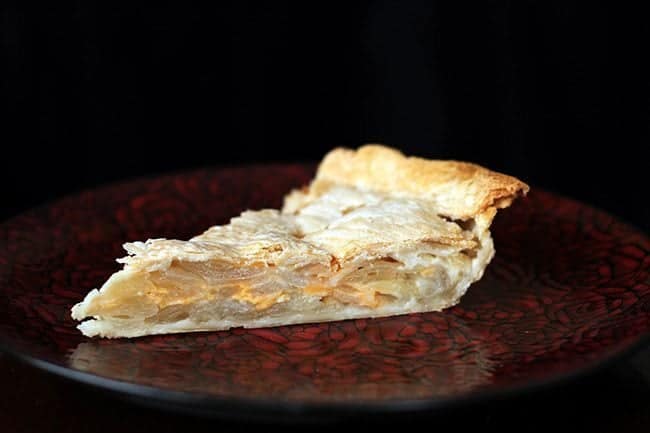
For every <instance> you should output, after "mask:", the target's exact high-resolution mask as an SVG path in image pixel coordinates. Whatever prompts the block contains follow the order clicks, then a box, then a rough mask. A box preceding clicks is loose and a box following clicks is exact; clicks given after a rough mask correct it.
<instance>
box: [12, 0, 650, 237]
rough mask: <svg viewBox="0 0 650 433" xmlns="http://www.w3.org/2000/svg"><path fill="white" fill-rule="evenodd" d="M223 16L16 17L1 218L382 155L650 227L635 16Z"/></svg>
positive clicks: (488, 11)
mask: <svg viewBox="0 0 650 433" xmlns="http://www.w3.org/2000/svg"><path fill="white" fill-rule="evenodd" d="M212 3H217V4H213V5H212V6H208V7H206V6H196V5H193V4H192V3H191V2H186V1H173V2H149V3H147V2H128V3H127V4H126V5H119V4H115V3H114V2H101V3H100V2H73V3H70V4H68V3H65V4H62V3H59V2H49V3H44V4H43V5H39V6H36V5H34V4H33V3H31V2H13V1H11V0H10V1H9V2H8V3H6V4H5V6H4V10H3V12H4V14H3V24H2V29H3V39H2V46H3V52H4V55H3V58H4V66H3V67H2V76H3V87H2V91H3V93H4V96H3V97H2V102H3V104H5V106H6V108H7V112H8V115H6V116H4V120H5V122H3V123H5V125H4V126H3V127H2V128H1V130H2V141H1V143H2V148H3V154H4V155H3V158H2V161H3V163H2V170H1V174H0V182H1V185H2V188H3V191H4V193H3V199H4V200H3V206H2V213H1V214H0V217H6V216H9V215H11V214H13V213H15V212H18V211H20V210H22V209H24V208H26V207H28V206H32V205H34V204H37V203H40V202H43V201H44V200H48V199H52V198H55V197H58V196H60V195H61V194H65V193H69V192H74V191H76V190H78V189H81V188H86V187H92V186H94V185H97V184H101V183H106V182H110V181H113V180H116V179H122V178H125V177H133V176H141V175H147V174H150V173H159V172H165V171H169V170H179V169H186V168H190V167H195V166H210V165H221V164H233V163H244V162H249V161H269V160H278V161H295V160H318V159H320V157H321V156H322V155H323V154H324V153H325V152H326V151H327V150H329V149H330V148H332V147H334V146H339V145H344V146H350V147H356V146H358V145H360V144H362V143H364V142H384V143H386V144H389V145H392V146H395V147H398V148H400V149H402V150H403V151H404V152H406V153H410V154H418V155H421V156H426V157H434V158H455V159H465V160H471V161H476V162H479V163H482V164H484V165H487V166H489V167H490V168H493V169H497V170H503V171H506V172H508V173H510V174H514V175H517V176H520V177H521V178H522V179H524V180H526V181H527V182H529V183H530V184H531V185H533V186H538V187H544V188H547V189H551V190H554V191H557V192H560V193H563V194H565V195H569V196H572V197H575V198H578V199H580V200H582V201H586V202H589V203H592V204H595V205H597V206H599V207H602V208H605V209H606V210H608V211H610V212H612V213H614V214H616V215H619V216H621V217H623V218H625V219H626V220H628V221H631V222H633V223H634V224H636V225H637V226H641V227H643V228H645V229H648V228H649V227H650V225H648V221H650V207H649V205H648V204H647V200H646V197H647V193H646V187H647V185H648V181H647V169H646V165H647V158H648V156H649V152H648V143H649V142H650V141H649V139H650V122H649V120H650V78H648V77H650V67H649V66H648V64H647V62H646V60H647V59H646V57H647V47H648V42H649V41H650V27H649V26H648V25H647V19H646V15H645V14H643V13H642V12H641V11H640V10H633V9H630V8H627V7H622V6H620V5H615V4H614V3H604V2H603V3H600V2H588V3H587V2H586V3H584V4H581V3H578V2H565V1H551V2H548V1H545V2H541V1H538V2H535V1H527V2H514V1H512V2H509V1H504V2H476V4H474V5H471V7H470V5H468V4H466V3H464V2H439V4H436V2H430V1H411V2H388V1H367V0H366V1H359V2H347V4H346V5H345V6H341V5H335V4H332V3H330V2H318V1H317V2H286V1H274V2H266V3H262V2H259V3H257V2H250V1H236V2H212Z"/></svg>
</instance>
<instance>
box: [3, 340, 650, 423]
mask: <svg viewBox="0 0 650 433" xmlns="http://www.w3.org/2000/svg"><path fill="white" fill-rule="evenodd" d="M644 349H650V333H646V334H641V335H639V336H638V338H636V339H635V340H633V341H631V342H629V343H627V344H626V345H625V346H624V347H619V348H617V349H616V350H615V351H613V352H612V353H610V354H608V355H607V356H604V357H601V358H598V359H596V360H594V361H591V362H589V363H587V364H585V365H583V366H581V367H577V368H575V369H572V370H570V371H566V372H563V373H559V374H553V375H551V376H548V377H546V378H544V379H533V380H529V381H525V382H523V383H519V384H514V385H508V386H501V387H499V388H494V389H490V388H488V389H481V390H478V391H471V390H470V391H465V392H463V393H460V394H457V395H455V396H446V397H440V398H421V399H403V398H402V399H386V400H357V401H351V400H346V401H325V402H322V401H321V402H316V401H309V400H305V401H297V400H283V399H268V398H244V397H228V396H217V395H212V394H203V393H198V392H191V391H174V390H170V389H165V388H159V387H155V386H150V385H142V384H137V383H133V382H128V381H123V380H118V379H112V378H108V377H104V376H100V375H97V374H94V373H89V372H85V371H81V370H77V369H74V368H71V367H65V366H62V365H59V364H56V363H54V362H51V361H48V360H44V359H39V358H36V357H33V356H31V355H29V354H25V353H23V352H21V351H18V350H14V349H13V348H12V347H11V345H9V344H7V339H6V338H4V336H3V335H2V333H1V332H0V353H2V354H4V355H7V356H8V358H10V359H13V360H15V361H18V362H20V363H22V364H23V365H27V366H30V367H33V368H36V369H38V370H40V371H43V372H46V373H48V374H51V375H53V376H56V377H59V378H63V379H65V380H67V381H71V382H73V383H76V384H80V385H83V386H86V387H89V388H91V389H99V390H102V391H107V392H108V393H110V394H112V395H115V396H116V397H121V398H123V399H128V400H131V401H135V402H137V403H139V404H142V405H145V406H148V407H153V408H162V409H170V410H173V411H176V412H179V413H185V414H193V415H201V416H207V417H222V418H230V419H242V418H244V417H245V418H247V419H251V418H252V419H256V420H267V421H268V420H277V418H278V417H283V418H284V417H291V418H286V419H287V420H289V421H292V420H295V418H294V417H296V416H298V417H300V419H309V418H315V419H321V417H323V416H327V417H328V418H331V417H336V418H352V417H363V416H368V415H373V416H375V415H390V414H408V413H423V412H435V411H440V410H445V409H451V408H455V407H459V406H466V405H472V404H477V403H481V402H485V401H488V400H503V399H507V398H512V397H515V396H518V395H523V394H531V393H534V392H541V391H543V390H545V389H549V388H553V387H556V386H559V385H563V384H568V383H570V382H573V381H575V380H578V379H581V378H585V377H588V376H590V375H592V374H595V373H596V372H598V371H600V370H602V369H605V368H607V367H609V366H611V365H613V364H615V363H618V362H621V361H623V360H625V359H627V358H630V357H632V356H634V355H635V354H637V353H639V352H641V351H643V350H644ZM231 411H233V412H231ZM243 412H246V414H245V415H244V414H243Z"/></svg>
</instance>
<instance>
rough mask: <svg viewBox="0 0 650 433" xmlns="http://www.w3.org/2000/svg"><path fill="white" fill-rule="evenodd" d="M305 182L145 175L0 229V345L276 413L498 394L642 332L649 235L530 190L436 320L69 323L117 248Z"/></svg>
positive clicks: (259, 172)
mask: <svg viewBox="0 0 650 433" xmlns="http://www.w3.org/2000/svg"><path fill="white" fill-rule="evenodd" d="M311 175H312V169H311V168H310V167H307V166H301V165H278V166H257V167H248V168H234V169H224V170H200V171H194V172H190V173H185V174H180V175H174V176H165V177H159V178H155V179H143V180H137V181H133V182H129V183H124V184H119V185H114V186H109V187H105V188H102V189H98V190H93V191H88V192H85V193H82V194H79V195H76V196H72V197H69V198H66V199H64V200H61V201H59V202H57V203H54V204H52V205H49V206H46V207H41V208H39V209H35V210H33V211H30V212H28V213H27V214H24V215H22V216H20V217H17V218H15V219H13V220H11V221H8V222H6V223H4V224H1V225H0V343H1V344H2V345H3V346H5V348H6V349H8V350H10V351H12V352H14V353H18V354H20V355H22V356H24V357H29V358H31V359H37V360H41V361H46V362H48V363H50V364H51V365H57V366H60V367H63V368H66V369H70V370H68V371H82V372H87V373H91V374H92V375H97V376H101V377H104V378H110V379H116V380H119V381H123V382H127V383H130V384H133V385H134V386H137V385H144V386H149V387H154V388H158V389H164V390H170V391H183V392H187V393H191V394H193V393H197V394H201V395H203V396H205V395H207V396H214V397H215V404H218V403H217V399H221V401H222V400H223V399H224V398H226V399H227V398H233V399H237V398H241V399H248V401H251V400H258V401H275V402H277V404H278V405H280V406H282V405H283V404H284V405H290V404H291V403H308V404H319V403H331V402H337V403H342V404H346V402H358V401H369V402H390V401H402V400H414V399H415V400H427V399H431V400H436V401H444V400H446V399H447V400H453V399H459V398H463V397H467V396H472V395H475V394H476V393H479V392H481V393H489V392H491V391H495V392H498V391H500V390H504V389H509V388H512V387H517V386H525V385H526V384H530V383H539V382H540V381H541V382H543V381H550V380H553V379H555V378H558V377H561V376H565V375H570V374H574V373H578V372H580V371H582V370H584V369H585V368H588V367H591V366H593V365H595V364H597V363H600V362H601V361H603V360H606V359H608V358H610V357H611V356H613V355H616V354H618V353H621V352H622V351H624V350H626V349H628V348H629V347H631V346H632V345H633V344H635V343H638V342H639V341H640V340H641V339H642V338H643V337H644V336H647V335H648V332H649V331H650V287H649V284H650V253H649V251H650V240H649V239H648V238H647V237H646V236H645V235H644V234H642V233H640V232H638V231H636V230H635V229H633V228H630V227H629V226H626V225H625V224H623V223H620V222H619V221H617V220H616V219H614V218H613V217H611V216H609V215H607V214H605V213H602V212H600V211H596V210H594V209H592V208H590V207H588V206H585V205H582V204H580V203H576V202H574V201H571V200H568V199H564V198H561V197H558V196H555V195H552V194H549V193H545V192H541V191H535V190H534V189H533V191H532V192H531V194H530V196H529V197H528V198H527V199H524V200H520V201H518V202H516V203H515V205H514V206H513V207H512V208H511V209H508V210H506V211H504V212H502V213H500V214H499V215H498V217H497V219H496V221H495V224H494V226H493V233H494V238H495V243H496V249H497V254H496V257H495V259H494V260H493V261H492V263H491V264H490V265H489V267H488V269H487V272H486V274H485V276H484V278H483V279H482V280H481V281H479V282H478V283H476V284H474V285H473V286H472V287H470V289H469V291H468V293H467V294H466V295H465V297H463V299H462V300H461V303H460V304H459V305H458V306H456V307H453V308H450V309H448V310H446V311H444V312H441V313H427V314H416V315H406V316H398V317H390V318H382V319H374V320H354V321H346V322H335V323H327V324H312V325H296V326H287V327H278V328H271V329H257V330H242V329H237V330H232V331H225V332H208V333H194V334H177V335H166V336H153V337H144V338H139V339H132V340H126V339H117V340H102V339H87V338H84V337H83V336H81V335H80V333H79V332H78V331H77V330H76V328H75V326H76V323H75V322H74V321H73V320H72V319H71V318H70V316H69V311H70V307H71V306H72V305H73V304H75V303H76V302H79V301H80V300H81V299H82V298H83V296H84V295H85V294H86V293H87V292H88V290H90V289H91V288H94V287H97V286H99V285H100V284H101V283H102V282H103V281H104V280H105V279H106V278H107V277H108V276H109V275H110V274H111V273H112V272H114V271H116V270H117V269H118V265H117V264H116V263H115V261H114V259H115V258H117V257H120V256H122V255H123V252H122V250H121V244H122V243H123V242H125V241H132V240H143V239H146V238H149V237H177V238H189V237H191V236H193V235H195V234H198V233H200V232H202V231H203V230H204V229H206V228H207V227H209V226H210V225H214V224H221V223H224V222H226V221H227V220H228V219H229V218H230V217H232V216H235V215H237V214H239V213H240V212H241V211H242V210H244V209H246V208H253V209H259V208H263V207H277V206H279V205H280V200H281V198H282V196H283V195H284V193H285V192H286V191H288V190H289V189H290V188H292V187H296V186H299V185H301V184H304V183H306V182H307V181H308V180H309V178H310V177H311ZM87 378H88V376H86V379H82V380H87ZM176 403H177V404H179V405H183V404H186V403H184V402H183V401H178V402H176Z"/></svg>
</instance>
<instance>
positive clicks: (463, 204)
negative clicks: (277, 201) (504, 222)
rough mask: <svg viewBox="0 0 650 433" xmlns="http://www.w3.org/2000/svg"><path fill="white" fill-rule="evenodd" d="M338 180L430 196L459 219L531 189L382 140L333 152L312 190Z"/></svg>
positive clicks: (505, 177)
mask: <svg viewBox="0 0 650 433" xmlns="http://www.w3.org/2000/svg"><path fill="white" fill-rule="evenodd" d="M334 184H338V185H350V186H355V187H357V188H360V189H368V190H375V191H380V192H385V193H389V194H391V193H392V194H397V195H400V196H410V197H414V198H425V199H430V200H433V201H434V202H435V203H436V205H437V206H438V208H439V209H440V212H441V214H442V215H445V216H448V217H450V218H453V219H459V220H466V219H469V218H473V217H476V216H478V215H481V214H484V213H488V214H492V216H493V212H491V211H490V208H493V209H498V208H505V207H508V206H510V204H511V203H512V201H513V200H514V199H515V198H517V197H518V196H523V195H525V194H526V193H527V192H528V190H529V187H528V185H526V184H525V183H524V182H522V181H520V180H519V179H516V178H514V177H512V176H508V175H505V174H501V173H497V172H494V171H491V170H488V169H486V168H484V167H481V166H479V165H476V164H471V163H467V162H459V161H441V160H426V159H422V158H417V157H406V156H404V155H403V154H402V153H401V152H399V151H397V150H395V149H392V148H389V147H386V146H383V145H378V144H368V145H364V146H362V147H360V148H359V149H358V150H356V151H355V150H352V149H345V148H337V149H334V150H332V151H331V152H329V153H328V154H327V155H326V156H325V158H324V159H323V161H322V162H321V164H320V166H319V168H318V173H317V175H316V178H315V179H314V181H313V182H312V184H311V186H310V195H312V194H315V195H316V196H318V195H320V193H322V192H323V191H325V190H327V189H329V187H330V186H332V185H334ZM490 219H491V218H490Z"/></svg>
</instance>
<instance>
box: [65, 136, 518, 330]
mask: <svg viewBox="0 0 650 433" xmlns="http://www.w3.org/2000/svg"><path fill="white" fill-rule="evenodd" d="M527 191H528V186H527V185H526V184H524V183H523V182H521V181H519V180H517V179H515V178H513V177H510V176H506V175H503V174H499V173H495V172H492V171H489V170H487V169H485V168H482V167H479V166H477V165H473V164H469V163H464V162H455V161H429V160H425V159H420V158H407V157H405V156H403V155H402V154H401V153H400V152H398V151H396V150H393V149H390V148H387V147H384V146H379V145H367V146H364V147H361V148H360V149H359V150H357V151H354V150H349V149H335V150H333V151H332V152H330V153H329V154H328V155H327V156H326V157H325V159H324V160H323V161H322V163H321V164H320V167H319V168H318V173H317V175H316V178H315V179H314V180H313V181H312V183H311V184H310V185H309V186H308V187H305V188H303V189H300V190H296V191H293V192H291V193H290V194H289V195H287V197H286V198H285V202H284V207H283V209H282V210H281V211H278V210H271V209H265V210H259V211H246V212H244V213H242V214H241V215H240V216H238V217H236V218H233V219H232V220H231V222H230V224H228V225H224V226H215V227H211V228H210V229H208V230H207V231H206V232H205V233H203V234H201V235H199V236H197V237H195V238H192V239H190V240H189V241H180V240H167V239H150V240H148V241H146V242H133V243H127V244H125V249H126V251H127V252H128V253H129V255H128V256H127V257H125V258H122V259H119V262H121V263H124V269H123V270H121V271H119V272H117V273H115V274H114V275H112V276H111V277H110V278H109V279H108V281H106V283H105V284H104V285H103V287H102V288H101V289H99V290H96V289H95V290H92V291H91V292H90V293H88V295H87V296H86V298H85V299H84V300H83V302H81V303H79V304H77V305H75V306H74V307H73V309H72V317H73V318H75V319H77V320H84V319H89V320H85V321H84V322H82V323H81V324H80V325H79V329H80V330H81V331H82V332H83V333H84V334H85V335H87V336H96V335H99V336H103V337H136V336H141V335H148V334H165V333H173V332H189V331H209V330H223V329H228V328H232V327H246V328H255V327H265V326H276V325H288V324H294V323H306V322H322V321H332V320H344V319H352V318H362V317H364V318H368V317H380V316H391V315H397V314H405V313H417V312H425V311H438V310H442V309H443V308H447V307H449V306H451V305H454V304H456V303H457V302H458V301H459V300H460V298H461V296H462V295H463V294H464V293H465V291H466V290H467V288H468V286H469V285H470V284H471V283H472V282H474V281H476V280H478V279H479V278H481V276H482V275H483V271H484V269H485V267H486V266H487V264H488V263H489V261H490V260H491V258H492V256H493V255H494V246H493V243H492V239H491V237H490V232H489V227H490V224H491V222H492V219H493V218H494V215H495V214H496V211H497V209H499V208H504V207H507V206H509V205H510V203H511V202H512V201H513V199H514V198H516V197H517V196H519V195H523V194H526V192H527Z"/></svg>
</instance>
